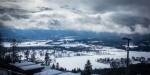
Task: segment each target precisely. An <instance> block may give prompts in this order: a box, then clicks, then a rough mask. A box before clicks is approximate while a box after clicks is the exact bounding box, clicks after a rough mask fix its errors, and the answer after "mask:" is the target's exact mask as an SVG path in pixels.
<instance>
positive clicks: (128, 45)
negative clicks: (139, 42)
mask: <svg viewBox="0 0 150 75" xmlns="http://www.w3.org/2000/svg"><path fill="white" fill-rule="evenodd" d="M123 40H125V41H127V47H126V51H127V64H126V66H127V73H126V74H127V75H128V74H129V64H130V63H129V62H130V61H129V47H130V41H131V39H130V38H126V37H124V38H123Z"/></svg>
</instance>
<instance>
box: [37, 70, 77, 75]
mask: <svg viewBox="0 0 150 75" xmlns="http://www.w3.org/2000/svg"><path fill="white" fill-rule="evenodd" d="M34 75H80V74H79V73H71V72H62V71H58V70H53V69H46V70H43V71H42V72H39V73H35V74H34Z"/></svg>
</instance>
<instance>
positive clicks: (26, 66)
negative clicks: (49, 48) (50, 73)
mask: <svg viewBox="0 0 150 75" xmlns="http://www.w3.org/2000/svg"><path fill="white" fill-rule="evenodd" d="M12 65H14V66H16V67H18V68H20V69H22V70H32V69H38V68H43V67H42V66H41V65H40V64H35V63H32V62H22V63H15V64H12Z"/></svg>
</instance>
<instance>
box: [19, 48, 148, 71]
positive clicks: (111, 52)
mask: <svg viewBox="0 0 150 75" xmlns="http://www.w3.org/2000/svg"><path fill="white" fill-rule="evenodd" d="M102 49H103V50H105V51H100V52H99V53H98V52H72V51H65V50H64V51H56V53H55V54H52V55H50V58H51V59H53V60H55V61H53V62H52V63H55V64H56V63H57V62H58V63H59V65H60V67H63V68H66V69H67V70H72V69H74V68H80V69H84V65H85V64H86V62H87V60H90V62H91V64H92V68H93V69H95V68H110V64H103V63H99V62H97V61H96V60H97V59H98V58H126V51H125V50H121V49H116V48H112V47H103V48H102ZM41 51H42V50H36V58H37V60H41V61H44V57H45V56H40V55H39V52H41ZM46 51H47V50H43V51H42V52H43V53H44V54H45V53H46ZM48 51H49V53H52V52H53V50H48ZM20 54H22V55H23V53H20ZM31 54H32V52H31ZM76 54H84V55H81V56H77V55H76ZM132 56H134V57H145V58H150V52H137V51H130V58H131V57H132ZM24 59H25V57H24Z"/></svg>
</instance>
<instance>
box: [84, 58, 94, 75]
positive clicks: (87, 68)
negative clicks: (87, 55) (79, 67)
mask: <svg viewBox="0 0 150 75" xmlns="http://www.w3.org/2000/svg"><path fill="white" fill-rule="evenodd" d="M91 74H92V65H91V62H90V60H88V61H87V63H86V64H85V68H84V73H83V75H91Z"/></svg>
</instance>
